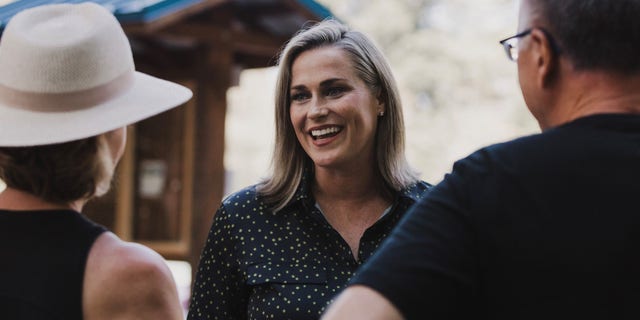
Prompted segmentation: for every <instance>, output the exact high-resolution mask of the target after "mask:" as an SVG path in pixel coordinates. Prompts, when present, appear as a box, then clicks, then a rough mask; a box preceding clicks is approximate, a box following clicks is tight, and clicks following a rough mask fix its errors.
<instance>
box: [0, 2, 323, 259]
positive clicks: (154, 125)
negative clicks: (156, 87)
mask: <svg viewBox="0 0 640 320" xmlns="http://www.w3.org/2000/svg"><path fill="white" fill-rule="evenodd" d="M54 2H67V3H72V2H82V1H43V0H21V1H17V2H14V3H11V4H8V5H5V6H3V7H0V27H2V28H3V27H4V25H6V22H7V21H8V20H9V19H10V17H11V16H13V15H14V14H15V13H16V12H18V11H19V10H22V9H25V8H28V7H32V6H35V5H39V4H43V3H54ZM94 2H97V3H100V4H102V5H104V6H105V7H107V8H109V9H111V10H112V12H114V14H115V16H116V17H117V18H118V20H119V21H120V22H121V23H122V25H123V27H124V29H125V32H126V33H127V35H128V37H129V40H130V42H131V45H132V49H133V53H134V59H135V61H136V69H137V70H138V71H142V72H145V73H148V74H151V75H154V76H157V77H160V78H164V79H168V80H171V81H174V82H178V83H181V84H183V85H185V86H187V87H190V88H191V89H192V90H193V92H194V97H193V99H192V100H191V101H189V102H188V103H186V105H184V106H182V107H180V108H176V109H173V110H171V111H169V112H166V113H163V114H160V115H158V116H155V117H153V118H150V119H147V120H145V121H142V122H140V123H138V124H136V125H133V126H131V127H130V129H129V143H128V146H127V151H126V152H125V156H124V157H123V159H122V162H121V163H120V166H119V173H118V177H117V179H116V182H115V186H114V188H113V191H112V192H111V193H110V194H109V195H107V196H106V197H104V198H102V199H99V200H97V201H95V202H93V203H90V205H89V206H88V207H87V208H86V209H85V213H86V214H87V215H89V216H90V217H91V218H92V219H94V220H96V221H98V222H100V223H102V224H104V225H106V226H107V227H109V228H110V229H111V230H113V231H114V232H115V233H117V234H118V235H119V236H120V237H121V238H123V239H125V240H130V241H136V242H140V243H143V244H145V245H148V246H150V247H151V248H153V249H155V250H156V251H158V252H159V253H160V254H162V255H163V256H164V257H165V258H167V259H180V260H186V261H189V262H190V263H191V264H192V266H196V264H197V261H198V259H199V255H200V251H201V249H202V246H203V244H204V241H205V239H206V237H207V233H208V230H209V227H210V225H211V221H212V217H213V214H214V213H215V210H216V209H217V208H218V206H219V204H220V201H221V198H222V195H223V187H224V176H225V169H224V163H223V159H224V141H225V113H226V105H227V103H226V92H227V89H228V88H229V87H230V86H233V85H236V82H237V79H238V75H239V73H240V72H241V71H242V70H243V69H247V68H259V67H267V66H271V65H273V64H274V63H275V59H276V57H277V54H278V52H279V50H280V49H281V47H282V46H283V44H284V43H285V42H286V41H287V40H288V39H289V38H290V37H291V36H292V35H293V34H294V33H295V32H296V31H297V30H299V29H300V28H301V27H302V26H303V25H304V24H305V23H306V22H307V21H309V20H313V21H319V20H322V19H324V18H326V17H328V16H330V12H329V11H327V10H326V9H325V8H324V7H322V6H321V5H319V4H318V3H316V2H314V1H309V0H307V1H302V0H201V1H197V0H155V1H148V0H141V1H136V0H120V1H117V0H116V1H114V0H110V1H108V0H104V1H94ZM60 36H64V35H60ZM194 269H195V268H194Z"/></svg>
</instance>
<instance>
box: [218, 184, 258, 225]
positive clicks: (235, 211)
mask: <svg viewBox="0 0 640 320" xmlns="http://www.w3.org/2000/svg"><path fill="white" fill-rule="evenodd" d="M258 186H259V185H257V184H256V185H252V186H248V187H246V188H244V189H241V190H239V191H236V192H234V193H232V194H230V195H228V196H227V197H226V198H224V200H223V201H222V204H221V206H220V208H219V210H218V213H220V212H221V211H224V214H225V215H227V216H228V217H227V218H228V219H232V220H236V218H239V219H240V220H244V219H249V218H251V217H255V216H256V214H260V215H264V214H265V213H268V212H271V210H270V208H271V207H270V206H269V205H268V204H267V203H266V202H265V200H264V197H263V196H262V195H261V194H260V192H259V191H258ZM218 213H216V214H218Z"/></svg>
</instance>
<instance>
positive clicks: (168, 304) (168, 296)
mask: <svg viewBox="0 0 640 320" xmlns="http://www.w3.org/2000/svg"><path fill="white" fill-rule="evenodd" d="M172 279H173V278H172V275H171V272H170V271H169V268H168V267H167V265H166V263H165V261H164V259H163V258H162V257H161V256H160V255H159V254H158V253H156V252H155V251H153V250H151V249H150V248H148V247H145V246H143V245H140V244H137V243H132V242H126V241H122V240H120V239H119V238H118V237H117V236H116V235H114V234H113V233H111V232H105V233H103V234H102V235H100V236H99V237H98V239H97V240H96V242H95V243H94V245H93V246H92V248H91V251H90V252H89V258H88V259H87V266H86V269H85V283H84V288H83V289H84V290H83V309H84V310H85V314H86V315H87V318H88V319H108V318H109V317H111V318H118V317H123V318H124V317H127V316H129V317H154V316H157V317H161V318H163V319H178V318H179V317H180V315H181V312H182V311H181V308H180V304H179V300H178V295H177V291H176V287H175V283H174V282H173V280H172ZM132 310H134V311H133V312H135V314H133V313H132V314H130V312H132ZM89 315H96V316H95V317H92V316H89Z"/></svg>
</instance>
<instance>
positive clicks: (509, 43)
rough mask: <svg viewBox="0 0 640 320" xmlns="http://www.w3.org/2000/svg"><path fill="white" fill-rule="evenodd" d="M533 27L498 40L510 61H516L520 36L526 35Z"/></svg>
mask: <svg viewBox="0 0 640 320" xmlns="http://www.w3.org/2000/svg"><path fill="white" fill-rule="evenodd" d="M532 30H533V29H527V30H524V31H522V32H520V33H518V34H516V35H515V36H511V37H509V38H506V39H504V40H500V44H501V45H502V47H504V52H505V53H506V54H507V58H509V60H511V61H518V42H519V41H520V38H522V37H526V36H528V35H529V34H530V33H531V31H532Z"/></svg>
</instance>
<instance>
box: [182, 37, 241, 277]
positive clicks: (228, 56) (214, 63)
mask: <svg viewBox="0 0 640 320" xmlns="http://www.w3.org/2000/svg"><path fill="white" fill-rule="evenodd" d="M231 49H232V46H231V44H229V43H225V44H219V45H212V44H206V45H203V46H202V48H201V49H200V51H199V55H198V61H199V66H198V71H197V72H198V75H197V77H198V84H197V87H198V89H197V97H196V99H197V101H196V106H197V109H196V110H197V112H196V128H195V133H196V139H195V148H196V150H195V157H194V158H195V161H194V180H193V183H194V187H193V229H192V230H193V233H192V242H191V243H192V244H193V246H192V254H191V257H190V259H189V260H190V261H189V262H190V263H191V265H192V267H193V274H194V275H195V272H196V271H197V267H198V262H199V260H200V253H201V251H202V248H203V246H204V243H205V241H206V239H207V235H208V233H209V228H210V227H211V223H212V221H213V216H214V214H215V211H216V210H217V209H218V207H219V206H220V202H221V200H222V196H223V193H224V182H225V179H224V177H225V169H224V147H225V134H224V133H225V117H226V109H227V98H226V97H227V89H228V88H229V86H230V79H231V74H232V66H233V55H232V51H231Z"/></svg>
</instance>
